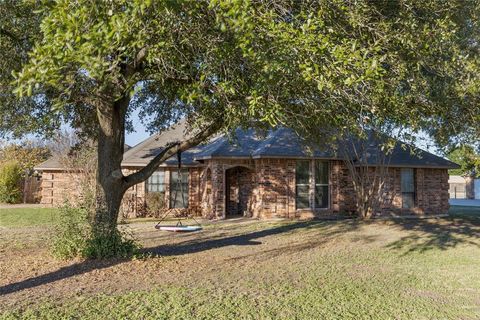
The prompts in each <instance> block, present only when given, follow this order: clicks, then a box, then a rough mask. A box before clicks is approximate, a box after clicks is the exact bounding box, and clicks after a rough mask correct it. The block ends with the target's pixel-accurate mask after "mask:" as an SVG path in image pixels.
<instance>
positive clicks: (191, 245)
mask: <svg viewBox="0 0 480 320" xmlns="http://www.w3.org/2000/svg"><path fill="white" fill-rule="evenodd" d="M331 223H332V222H325V221H318V220H313V221H305V222H296V223H289V224H285V225H281V226H278V227H273V228H268V229H263V230H259V231H254V232H249V233H244V234H239V235H234V236H223V235H222V236H220V237H208V238H207V239H199V240H190V241H187V242H183V243H179V244H178V243H176V244H167V245H161V246H156V247H150V248H145V249H143V252H145V253H154V254H159V255H161V256H178V255H184V254H191V253H197V252H201V251H206V250H211V249H215V248H222V247H227V246H256V245H261V244H262V242H261V241H258V239H260V238H264V237H268V236H273V235H277V234H282V233H289V232H294V231H296V230H299V229H302V230H308V229H317V228H325V227H327V226H329V225H331ZM339 223H344V225H343V226H342V227H341V228H338V230H336V231H330V235H332V234H337V233H343V232H347V231H349V230H353V229H355V228H357V226H358V222H357V221H342V222H339Z"/></svg>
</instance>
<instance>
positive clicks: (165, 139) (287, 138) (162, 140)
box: [35, 121, 459, 171]
mask: <svg viewBox="0 0 480 320" xmlns="http://www.w3.org/2000/svg"><path fill="white" fill-rule="evenodd" d="M190 135H191V132H189V131H187V126H186V123H185V122H184V121H181V122H179V123H178V124H176V125H173V126H172V127H170V128H169V129H167V130H165V131H163V132H161V133H158V134H154V135H152V136H151V137H150V138H148V139H146V140H144V141H142V142H141V143H139V144H137V145H136V146H134V147H131V148H130V149H128V150H127V148H125V150H126V152H125V153H124V156H123V161H122V165H123V166H133V167H143V166H145V165H146V164H147V163H149V162H150V160H152V159H153V158H154V157H155V156H156V155H157V154H158V153H160V151H161V150H162V149H163V148H164V147H165V146H166V145H167V144H169V143H172V142H176V141H181V140H184V139H186V138H188V137H190ZM402 146H403V147H402ZM369 148H370V149H371V150H370V151H369V152H368V153H367V154H368V163H370V164H374V163H375V161H376V159H375V155H376V154H377V152H376V150H377V149H378V143H375V142H373V143H372V142H371V143H369ZM412 151H413V152H412ZM312 157H313V158H321V159H340V157H339V156H338V154H337V153H336V152H335V151H334V150H327V149H325V148H320V147H311V146H309V145H308V144H307V143H305V142H304V141H303V140H302V139H301V138H300V137H299V136H298V135H297V134H295V132H294V131H293V130H291V129H288V128H277V129H271V130H268V131H267V132H257V131H256V130H254V129H247V130H242V129H237V130H236V131H235V134H234V135H233V138H229V137H227V136H225V135H218V136H216V137H213V138H212V139H210V140H209V141H208V142H207V143H205V144H202V145H199V146H196V147H194V148H191V149H189V150H187V151H185V152H183V153H182V165H185V166H196V165H199V164H200V163H199V161H201V160H205V159H213V158H253V159H258V158H295V159H301V158H312ZM176 165H177V159H176V157H171V158H169V159H168V160H167V161H165V162H164V163H163V164H162V166H176ZM389 165H390V166H397V167H425V168H446V169H454V168H458V167H459V166H458V165H457V164H455V163H453V162H451V161H449V160H446V159H443V158H441V157H439V156H436V155H434V154H431V153H429V152H426V151H423V150H420V149H417V148H413V147H410V146H408V145H407V146H406V148H405V145H404V144H402V143H397V144H396V145H395V147H394V149H393V151H392V154H391V156H390V160H389ZM62 169H63V166H62V165H61V163H60V161H59V159H58V158H57V157H52V158H50V159H48V160H47V161H45V162H43V163H41V164H39V165H38V166H36V167H35V170H39V171H41V170H52V171H54V170H62Z"/></svg>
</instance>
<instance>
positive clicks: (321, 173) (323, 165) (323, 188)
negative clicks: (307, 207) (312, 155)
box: [314, 160, 329, 209]
mask: <svg viewBox="0 0 480 320" xmlns="http://www.w3.org/2000/svg"><path fill="white" fill-rule="evenodd" d="M314 166H315V168H314V170H315V208H317V209H326V208H328V199H329V196H328V195H329V187H328V173H329V172H328V171H329V165H328V162H326V161H317V160H315V163H314Z"/></svg>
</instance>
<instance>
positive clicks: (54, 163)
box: [33, 144, 132, 171]
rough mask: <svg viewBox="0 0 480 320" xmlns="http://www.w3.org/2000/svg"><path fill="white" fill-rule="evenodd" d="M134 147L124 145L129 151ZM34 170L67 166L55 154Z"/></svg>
mask: <svg viewBox="0 0 480 320" xmlns="http://www.w3.org/2000/svg"><path fill="white" fill-rule="evenodd" d="M131 148H132V147H131V146H129V145H128V144H125V145H124V150H125V151H128V150H130V149H131ZM33 170H37V171H44V170H51V171H61V170H65V166H64V165H63V164H62V163H61V161H60V157H59V156H57V155H54V156H52V157H50V158H48V159H47V160H46V161H44V162H42V163H40V164H38V165H36V166H35V167H34V168H33Z"/></svg>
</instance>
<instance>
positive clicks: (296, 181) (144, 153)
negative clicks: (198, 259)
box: [36, 122, 457, 219]
mask: <svg viewBox="0 0 480 320" xmlns="http://www.w3.org/2000/svg"><path fill="white" fill-rule="evenodd" d="M186 132H187V130H186V125H185V123H184V122H180V123H179V124H177V125H174V126H172V127H171V128H169V129H168V130H166V131H164V132H162V133H160V134H155V135H153V136H151V137H150V138H148V139H146V140H145V141H143V142H141V143H139V144H138V145H137V146H135V147H133V148H131V149H130V150H128V151H126V152H125V154H124V160H123V162H122V166H123V168H124V174H128V173H131V172H133V171H136V170H139V169H140V168H142V167H143V166H145V165H146V164H147V163H148V162H149V161H150V160H151V159H152V158H153V157H154V156H155V155H156V154H158V153H159V152H160V151H161V150H162V148H163V147H164V146H165V145H166V144H167V143H171V142H174V141H178V140H181V139H182V138H183V137H185V135H187V133H186ZM235 137H236V138H235V139H234V140H232V139H229V138H227V137H225V136H223V135H220V136H217V137H214V138H212V139H211V140H210V141H209V142H208V143H206V144H204V145H201V146H197V147H194V148H192V149H190V150H188V151H186V152H184V153H183V154H182V162H181V164H182V169H181V171H179V169H178V162H177V159H176V157H172V158H170V159H168V160H167V161H166V162H165V163H163V164H162V165H161V166H160V167H159V168H158V170H157V172H155V173H154V174H153V175H152V177H150V178H149V179H148V181H145V182H143V183H140V184H138V185H136V186H134V187H132V188H130V189H129V190H128V191H127V193H126V194H125V197H124V204H125V203H128V205H126V206H124V207H125V208H127V209H126V210H129V211H130V212H129V214H130V215H135V214H136V213H137V212H138V211H139V210H140V209H141V208H143V207H145V201H146V200H145V199H146V194H147V193H155V192H156V193H159V194H160V195H161V197H164V201H165V205H166V207H167V208H183V209H185V210H188V211H189V212H190V213H192V214H195V215H198V216H203V217H205V218H217V219H224V218H227V217H229V216H248V217H258V218H273V217H282V218H305V217H315V216H328V215H337V214H339V213H344V212H351V211H354V210H355V201H354V200H355V198H354V193H353V184H352V179H351V177H350V175H349V171H348V170H347V167H346V165H345V163H344V161H343V160H342V159H339V158H338V157H337V156H335V155H334V154H332V153H331V152H328V151H325V150H313V151H311V150H307V148H305V146H304V144H303V143H302V140H301V139H300V138H299V137H298V136H296V135H295V134H294V132H293V131H291V130H289V129H286V128H279V129H272V130H270V131H268V132H267V133H264V134H258V133H257V132H256V131H255V130H253V129H250V130H240V129H238V130H237V132H236V134H235ZM456 167H457V165H456V164H455V163H453V162H450V161H448V160H445V159H443V158H441V157H438V156H436V155H433V154H431V153H428V152H425V151H421V150H417V151H416V152H415V153H412V152H411V151H410V150H409V149H408V148H407V149H404V148H402V147H400V146H398V147H395V148H394V150H393V153H392V155H391V157H390V159H389V163H388V171H387V172H388V174H387V178H386V182H385V192H384V193H383V195H382V199H381V201H380V209H379V211H378V212H376V215H406V214H407V215H411V214H417V215H423V214H443V213H446V212H447V211H448V208H449V204H448V199H449V192H448V189H449V184H448V169H451V168H456ZM36 169H37V170H39V171H41V172H42V201H41V202H42V203H44V204H51V205H58V204H61V203H63V201H64V198H65V197H72V196H75V190H76V187H75V183H76V182H75V180H76V179H75V175H72V174H71V173H67V172H65V170H63V169H62V168H61V166H59V165H58V164H55V163H54V161H53V160H52V159H50V160H47V161H46V162H45V163H43V164H41V165H39V166H37V168H36ZM179 185H180V188H179ZM179 193H180V197H179V196H178V195H179ZM179 199H180V200H179Z"/></svg>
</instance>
